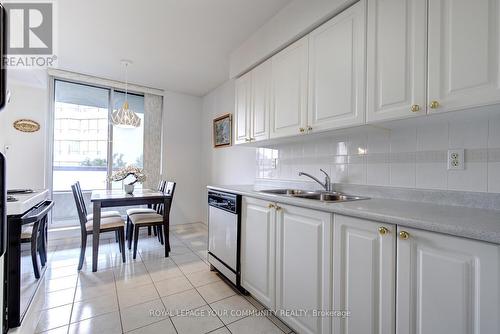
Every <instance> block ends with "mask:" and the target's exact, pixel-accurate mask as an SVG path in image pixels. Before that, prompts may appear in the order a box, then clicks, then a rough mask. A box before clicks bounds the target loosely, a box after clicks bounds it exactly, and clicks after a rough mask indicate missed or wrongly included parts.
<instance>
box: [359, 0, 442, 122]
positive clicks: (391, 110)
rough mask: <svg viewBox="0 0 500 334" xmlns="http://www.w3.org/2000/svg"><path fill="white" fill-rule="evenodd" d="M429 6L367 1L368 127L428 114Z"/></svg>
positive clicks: (417, 0) (408, 0)
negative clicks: (378, 122) (374, 123)
mask: <svg viewBox="0 0 500 334" xmlns="http://www.w3.org/2000/svg"><path fill="white" fill-rule="evenodd" d="M432 1H434V0H432ZM426 3H427V1H426V0H370V1H368V29H367V30H368V32H367V34H368V35H367V79H366V80H367V94H366V96H367V105H366V119H367V122H375V121H381V120H389V119H397V118H406V117H411V116H418V115H425V113H426V95H425V89H426V73H427V68H426V57H427V55H426V51H427V37H426V31H427V12H426V6H427V5H426Z"/></svg>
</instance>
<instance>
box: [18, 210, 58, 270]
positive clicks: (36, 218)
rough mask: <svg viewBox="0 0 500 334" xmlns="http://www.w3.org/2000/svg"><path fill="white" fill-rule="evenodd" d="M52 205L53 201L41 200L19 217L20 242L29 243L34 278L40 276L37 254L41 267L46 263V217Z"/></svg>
mask: <svg viewBox="0 0 500 334" xmlns="http://www.w3.org/2000/svg"><path fill="white" fill-rule="evenodd" d="M53 206H54V202H53V201H48V200H47V201H44V202H41V203H39V204H37V205H36V206H34V207H33V208H32V209H31V210H29V211H28V212H27V213H25V214H24V215H23V216H22V217H21V218H20V219H21V224H22V227H21V242H22V243H28V242H29V243H30V244H31V262H32V263H33V272H34V274H35V278H36V279H39V278H40V267H39V266H38V256H39V257H40V264H41V266H42V267H44V266H45V264H46V263H47V230H48V226H47V221H48V218H47V217H48V215H49V212H50V211H51V210H52V207H53ZM37 254H38V255H37Z"/></svg>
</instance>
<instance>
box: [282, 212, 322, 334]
mask: <svg viewBox="0 0 500 334" xmlns="http://www.w3.org/2000/svg"><path fill="white" fill-rule="evenodd" d="M278 205H279V206H278V207H277V209H276V210H277V214H276V218H277V219H276V220H277V223H276V228H277V236H278V237H277V248H276V249H277V256H276V259H277V264H276V309H277V315H278V316H280V317H281V318H282V319H283V320H284V321H285V322H287V323H288V324H289V325H290V326H291V327H292V328H293V329H294V330H295V331H297V332H298V333H310V334H319V333H330V321H331V318H329V317H319V316H314V315H313V314H312V313H311V312H312V311H313V310H318V311H321V310H330V295H331V276H330V271H331V263H330V261H331V256H330V254H331V237H332V236H331V222H332V214H330V213H327V212H321V211H316V210H310V209H304V208H299V207H295V206H289V205H283V206H282V207H281V208H280V206H281V204H278ZM286 310H288V311H299V310H307V311H308V313H307V314H299V313H298V312H297V313H293V314H286V313H285V311H286ZM281 312H282V313H281Z"/></svg>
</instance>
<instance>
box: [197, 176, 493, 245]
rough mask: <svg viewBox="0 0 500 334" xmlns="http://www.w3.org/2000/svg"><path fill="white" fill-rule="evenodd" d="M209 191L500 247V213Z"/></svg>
mask: <svg viewBox="0 0 500 334" xmlns="http://www.w3.org/2000/svg"><path fill="white" fill-rule="evenodd" d="M207 188H208V189H213V190H219V191H226V192H230V193H235V194H239V195H243V196H249V197H253V198H259V199H262V200H267V201H273V202H279V203H283V204H290V205H295V206H300V207H304V208H310V209H315V210H320V211H326V212H332V213H336V214H341V215H346V216H353V217H358V218H362V219H367V220H373V221H378V222H381V223H387V224H394V225H399V226H404V227H410V228H417V229H422V230H427V231H432V232H439V233H443V234H449V235H453V236H459V237H464V238H469V239H475V240H480V241H487V242H492V243H496V244H500V210H486V209H475V208H467V207H457V206H447V205H436V204H430V203H421V202H410V201H400V200H393V199H381V198H377V199H367V200H360V201H352V202H338V203H325V202H319V201H313V200H308V199H301V198H294V197H287V196H281V195H274V194H266V193H261V192H259V191H258V190H254V189H253V185H248V186H219V185H213V186H212V185H210V186H207ZM350 195H356V194H350Z"/></svg>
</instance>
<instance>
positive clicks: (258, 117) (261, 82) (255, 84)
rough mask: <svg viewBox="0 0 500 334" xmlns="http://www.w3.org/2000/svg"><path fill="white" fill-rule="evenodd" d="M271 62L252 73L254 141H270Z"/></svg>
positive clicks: (252, 125) (252, 130) (252, 131)
mask: <svg viewBox="0 0 500 334" xmlns="http://www.w3.org/2000/svg"><path fill="white" fill-rule="evenodd" d="M270 93H271V61H270V60H268V61H267V62H265V63H264V64H262V65H260V66H258V67H256V68H255V69H254V70H253V71H252V114H251V118H252V123H251V127H252V129H251V133H252V135H251V137H252V138H251V139H252V141H258V140H265V139H269V114H270V108H271V94H270Z"/></svg>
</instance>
